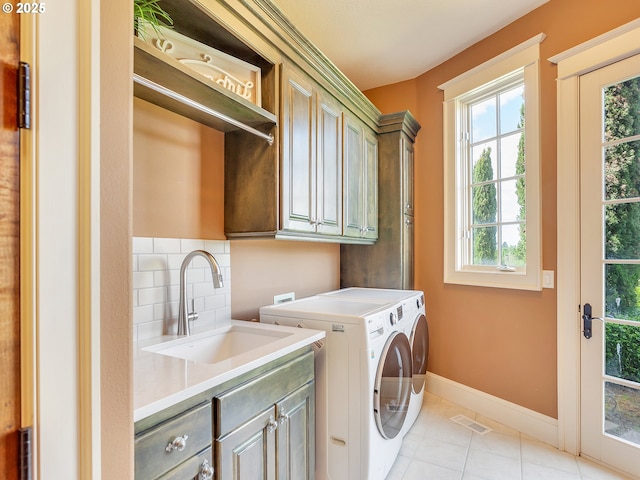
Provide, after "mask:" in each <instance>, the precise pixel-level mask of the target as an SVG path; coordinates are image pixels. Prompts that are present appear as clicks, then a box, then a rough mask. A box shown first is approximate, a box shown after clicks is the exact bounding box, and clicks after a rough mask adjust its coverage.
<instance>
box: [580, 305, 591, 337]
mask: <svg viewBox="0 0 640 480" xmlns="http://www.w3.org/2000/svg"><path fill="white" fill-rule="evenodd" d="M582 311H583V312H584V313H583V314H582V334H583V335H584V338H586V339H589V338H591V335H592V330H591V325H592V323H593V317H592V316H591V305H590V304H588V303H585V304H584V308H583V309H582Z"/></svg>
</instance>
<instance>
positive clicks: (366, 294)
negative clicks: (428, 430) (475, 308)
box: [321, 287, 429, 436]
mask: <svg viewBox="0 0 640 480" xmlns="http://www.w3.org/2000/svg"><path fill="white" fill-rule="evenodd" d="M321 296H327V297H331V298H336V299H345V300H357V301H366V302H374V303H378V304H380V305H385V306H387V307H389V308H394V309H396V311H397V314H398V319H399V320H398V327H399V328H400V329H401V330H402V331H403V332H404V333H405V334H406V336H407V337H408V338H409V344H410V345H411V359H412V381H411V402H410V404H409V410H408V412H407V418H406V421H405V422H404V428H403V431H402V436H404V435H405V434H406V432H407V431H408V430H409V429H410V428H411V426H412V425H413V424H414V423H415V421H416V419H417V418H418V415H419V414H420V410H421V408H422V402H423V400H424V386H425V380H426V375H427V361H428V358H429V325H428V323H427V317H426V310H425V301H424V293H423V292H422V291H420V290H396V289H390V288H362V287H350V288H343V289H340V290H334V291H331V292H326V293H323V294H321Z"/></svg>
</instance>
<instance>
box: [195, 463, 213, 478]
mask: <svg viewBox="0 0 640 480" xmlns="http://www.w3.org/2000/svg"><path fill="white" fill-rule="evenodd" d="M212 479H213V467H212V466H211V465H209V462H208V461H207V460H206V459H205V461H204V462H202V465H200V474H199V475H198V480H212Z"/></svg>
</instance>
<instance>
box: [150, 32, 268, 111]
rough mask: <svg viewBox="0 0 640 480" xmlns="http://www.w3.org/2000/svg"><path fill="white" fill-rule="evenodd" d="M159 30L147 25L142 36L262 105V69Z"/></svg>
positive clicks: (220, 83)
mask: <svg viewBox="0 0 640 480" xmlns="http://www.w3.org/2000/svg"><path fill="white" fill-rule="evenodd" d="M159 30H160V35H158V33H157V32H156V31H155V30H154V29H153V28H151V27H150V26H149V25H146V26H145V33H144V35H143V36H141V38H142V39H143V40H144V41H145V42H147V43H150V44H151V45H153V46H154V47H156V48H157V49H158V50H161V51H162V52H164V53H166V54H167V55H170V56H171V57H173V58H175V59H176V60H178V61H179V62H180V63H182V64H184V65H186V66H187V67H189V68H190V69H192V70H194V71H195V72H198V73H199V74H200V75H203V76H205V77H207V78H208V79H210V80H212V81H214V82H216V83H217V84H218V85H220V86H221V87H223V88H226V89H227V90H229V91H231V92H233V93H235V94H237V95H240V96H241V97H243V98H246V99H247V100H249V101H250V102H251V103H253V104H255V105H257V106H259V107H260V106H262V105H261V104H262V99H261V95H260V68H258V67H256V66H254V65H251V64H250V63H247V62H244V61H242V60H240V59H238V58H235V57H232V56H231V55H228V54H226V53H224V52H221V51H219V50H216V49H215V48H212V47H210V46H208V45H205V44H203V43H200V42H197V41H196V40H193V39H191V38H189V37H186V36H184V35H182V34H180V33H178V32H175V31H174V30H171V29H168V28H164V27H160V28H159Z"/></svg>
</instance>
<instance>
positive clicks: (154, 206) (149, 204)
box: [133, 98, 226, 240]
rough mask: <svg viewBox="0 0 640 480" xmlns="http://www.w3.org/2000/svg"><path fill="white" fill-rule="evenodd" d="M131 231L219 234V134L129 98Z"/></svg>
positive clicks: (221, 173)
mask: <svg viewBox="0 0 640 480" xmlns="http://www.w3.org/2000/svg"><path fill="white" fill-rule="evenodd" d="M133 107H134V108H133V158H134V161H133V235H134V236H135V237H167V238H202V239H207V240H224V239H225V238H226V237H225V236H224V209H223V207H222V206H223V205H224V134H223V133H222V132H219V131H217V130H214V129H212V128H209V127H206V126H204V125H201V124H199V123H197V122H194V121H192V120H190V119H188V118H186V117H182V116H180V115H177V114H175V113H172V112H170V111H168V110H164V109H162V108H160V107H157V106H156V105H153V104H151V103H148V102H145V101H144V100H140V99H138V98H134V104H133Z"/></svg>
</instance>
